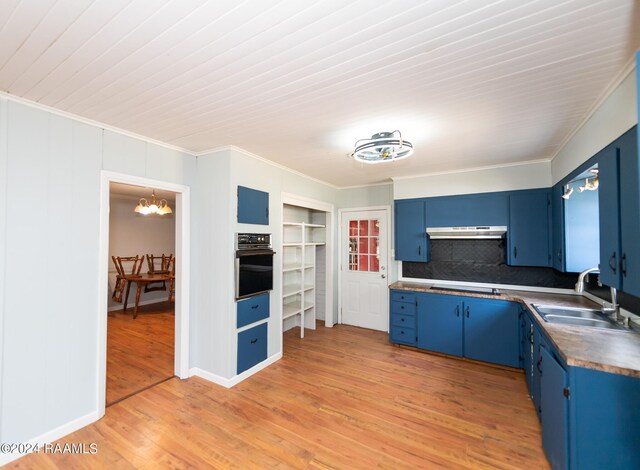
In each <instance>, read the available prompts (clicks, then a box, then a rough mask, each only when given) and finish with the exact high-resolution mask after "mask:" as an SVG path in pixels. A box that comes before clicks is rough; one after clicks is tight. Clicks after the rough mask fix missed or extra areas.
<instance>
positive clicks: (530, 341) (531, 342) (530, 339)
mask: <svg viewBox="0 0 640 470" xmlns="http://www.w3.org/2000/svg"><path fill="white" fill-rule="evenodd" d="M528 337H529V343H530V344H533V331H531V330H529V334H528Z"/></svg>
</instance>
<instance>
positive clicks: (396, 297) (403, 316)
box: [389, 290, 417, 346]
mask: <svg viewBox="0 0 640 470" xmlns="http://www.w3.org/2000/svg"><path fill="white" fill-rule="evenodd" d="M416 296H417V294H416V293H413V292H407V291H396V290H392V291H391V295H390V296H389V302H390V305H389V307H390V308H389V312H390V315H389V340H390V341H391V342H392V343H398V344H406V345H408V346H415V345H416V340H417V334H416V327H417V325H416V304H417V300H416Z"/></svg>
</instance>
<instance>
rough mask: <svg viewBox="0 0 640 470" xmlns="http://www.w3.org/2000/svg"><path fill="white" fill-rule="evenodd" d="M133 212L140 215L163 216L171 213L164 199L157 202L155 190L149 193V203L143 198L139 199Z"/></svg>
mask: <svg viewBox="0 0 640 470" xmlns="http://www.w3.org/2000/svg"><path fill="white" fill-rule="evenodd" d="M133 211H134V212H137V213H139V214H142V215H148V214H158V215H165V214H171V213H172V212H173V211H172V210H171V207H169V204H168V203H167V200H166V199H160V200H159V201H158V199H157V198H156V192H155V190H152V191H151V200H150V201H147V200H146V199H145V198H140V200H139V201H138V205H137V206H136V208H135V209H134V210H133Z"/></svg>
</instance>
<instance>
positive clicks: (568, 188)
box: [562, 184, 573, 199]
mask: <svg viewBox="0 0 640 470" xmlns="http://www.w3.org/2000/svg"><path fill="white" fill-rule="evenodd" d="M572 194H573V188H572V187H571V186H569V185H568V184H565V185H564V194H562V199H569V198H570V197H571V195H572Z"/></svg>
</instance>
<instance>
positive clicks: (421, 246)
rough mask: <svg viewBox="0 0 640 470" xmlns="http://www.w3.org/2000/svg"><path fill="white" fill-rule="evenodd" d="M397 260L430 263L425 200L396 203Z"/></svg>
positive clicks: (408, 200)
mask: <svg viewBox="0 0 640 470" xmlns="http://www.w3.org/2000/svg"><path fill="white" fill-rule="evenodd" d="M395 246H396V248H395V252H396V253H395V259H396V260H398V261H423V262H427V261H429V245H428V244H427V232H426V224H425V202H424V200H423V199H407V200H400V201H396V202H395Z"/></svg>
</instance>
